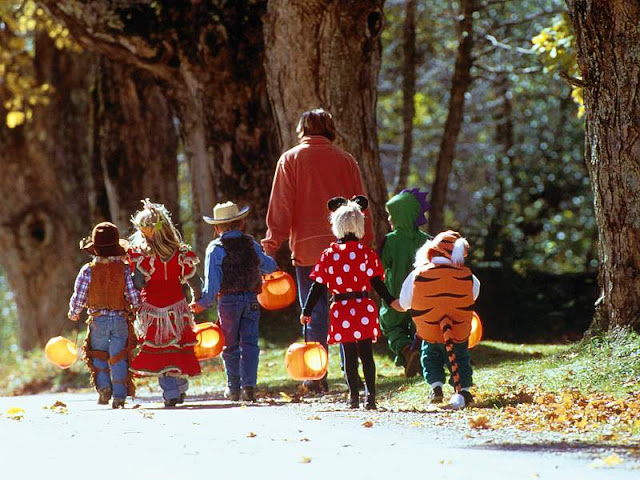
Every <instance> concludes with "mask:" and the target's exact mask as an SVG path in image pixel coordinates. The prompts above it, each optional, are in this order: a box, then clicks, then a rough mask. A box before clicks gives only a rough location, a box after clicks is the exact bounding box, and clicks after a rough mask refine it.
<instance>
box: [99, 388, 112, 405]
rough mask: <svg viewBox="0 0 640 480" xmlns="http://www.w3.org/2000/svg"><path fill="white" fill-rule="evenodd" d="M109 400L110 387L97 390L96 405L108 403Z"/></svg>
mask: <svg viewBox="0 0 640 480" xmlns="http://www.w3.org/2000/svg"><path fill="white" fill-rule="evenodd" d="M109 400H111V389H110V388H109V387H105V388H101V389H100V390H98V405H109Z"/></svg>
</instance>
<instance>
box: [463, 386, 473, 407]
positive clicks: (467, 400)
mask: <svg viewBox="0 0 640 480" xmlns="http://www.w3.org/2000/svg"><path fill="white" fill-rule="evenodd" d="M460 395H462V397H463V398H464V405H465V407H468V406H469V405H471V404H472V403H473V402H474V400H473V395H471V392H468V391H467V390H462V391H461V392H460Z"/></svg>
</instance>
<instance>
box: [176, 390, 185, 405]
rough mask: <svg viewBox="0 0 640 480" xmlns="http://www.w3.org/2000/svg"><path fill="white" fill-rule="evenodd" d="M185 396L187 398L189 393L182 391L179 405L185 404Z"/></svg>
mask: <svg viewBox="0 0 640 480" xmlns="http://www.w3.org/2000/svg"><path fill="white" fill-rule="evenodd" d="M185 398H187V394H186V393H181V394H180V398H178V405H181V404H183V403H184V399H185Z"/></svg>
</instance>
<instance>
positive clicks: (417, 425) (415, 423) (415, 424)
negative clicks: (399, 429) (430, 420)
mask: <svg viewBox="0 0 640 480" xmlns="http://www.w3.org/2000/svg"><path fill="white" fill-rule="evenodd" d="M421 425H422V423H420V422H413V423H412V424H411V426H412V427H419V426H421Z"/></svg>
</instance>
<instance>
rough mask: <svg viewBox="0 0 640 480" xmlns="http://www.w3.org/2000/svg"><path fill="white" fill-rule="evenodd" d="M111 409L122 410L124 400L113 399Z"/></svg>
mask: <svg viewBox="0 0 640 480" xmlns="http://www.w3.org/2000/svg"><path fill="white" fill-rule="evenodd" d="M111 408H124V398H114V399H113V401H112V402H111Z"/></svg>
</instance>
